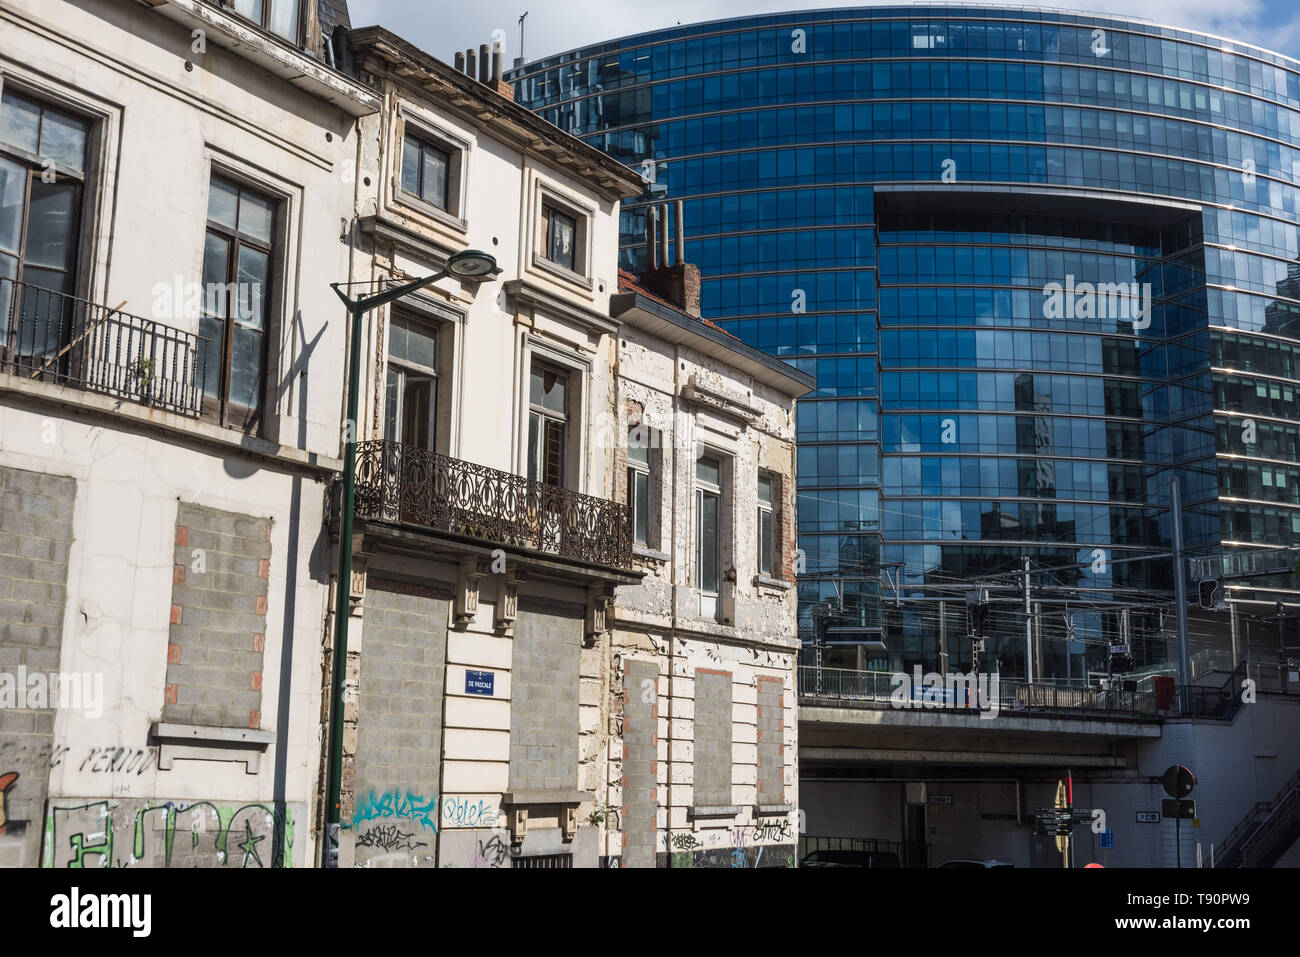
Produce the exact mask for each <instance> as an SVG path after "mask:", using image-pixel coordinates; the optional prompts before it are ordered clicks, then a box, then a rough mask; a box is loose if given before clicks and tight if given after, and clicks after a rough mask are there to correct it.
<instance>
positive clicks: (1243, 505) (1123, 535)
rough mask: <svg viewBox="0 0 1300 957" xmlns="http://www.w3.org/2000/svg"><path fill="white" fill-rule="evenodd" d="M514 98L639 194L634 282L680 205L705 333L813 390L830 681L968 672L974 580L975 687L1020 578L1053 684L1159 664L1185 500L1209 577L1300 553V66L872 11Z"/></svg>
mask: <svg viewBox="0 0 1300 957" xmlns="http://www.w3.org/2000/svg"><path fill="white" fill-rule="evenodd" d="M508 79H510V80H511V81H513V82H514V84H515V89H516V95H517V98H518V100H519V101H520V102H521V103H523V104H524V105H526V106H528V107H530V108H531V109H534V110H536V111H537V112H539V113H540V114H541V115H543V116H545V117H546V118H547V119H549V120H550V121H552V122H553V123H555V124H556V125H557V126H559V127H561V128H563V129H565V130H567V131H569V132H571V133H574V134H576V135H578V136H580V137H582V138H583V139H585V140H586V141H587V142H589V143H591V144H592V145H593V146H596V147H598V148H600V149H602V150H604V151H606V152H607V153H609V154H611V155H613V156H615V157H617V158H618V159H620V160H622V161H624V162H626V163H628V164H629V165H633V166H636V167H638V168H641V169H642V170H643V171H644V172H645V174H646V177H647V180H648V183H647V189H646V193H645V195H643V196H642V197H640V198H639V199H638V200H634V201H630V202H628V203H626V204H625V207H624V214H623V225H622V233H623V248H622V250H621V253H620V255H621V260H622V264H623V265H624V266H625V267H626V268H630V269H633V270H639V269H641V268H643V267H644V265H645V255H646V253H645V231H646V210H647V208H648V207H649V206H651V205H652V204H657V203H660V202H663V201H664V200H678V199H680V200H683V201H684V216H683V219H684V227H685V236H686V242H685V245H686V249H685V256H686V259H687V261H689V262H693V263H696V264H697V265H699V267H700V269H701V271H702V273H703V277H704V283H703V302H704V314H705V316H706V317H707V318H710V319H712V320H714V321H716V322H718V323H720V324H721V325H723V326H724V327H725V328H727V329H728V330H730V331H731V332H733V333H734V334H735V335H737V336H739V337H740V338H742V339H744V340H745V341H746V342H749V343H751V344H753V345H755V346H758V347H759V348H761V349H764V350H765V351H768V352H769V353H771V354H773V355H776V356H780V357H781V358H783V359H785V360H787V361H789V362H790V363H791V364H792V365H794V366H796V367H798V368H799V369H802V370H804V371H806V372H809V373H812V374H813V375H815V376H816V378H817V390H816V392H815V393H814V394H812V395H810V396H808V397H807V398H805V399H801V400H800V404H799V409H798V434H799V444H800V450H799V463H798V469H799V473H798V481H799V499H798V531H799V544H800V547H801V548H803V549H804V550H805V552H806V555H807V568H806V573H805V574H803V575H801V577H800V584H799V589H800V599H801V602H800V608H801V630H802V631H803V633H804V635H805V637H806V639H808V640H810V641H811V640H812V639H813V637H814V635H818V636H819V640H823V639H824V640H826V641H828V642H829V643H830V647H829V648H828V649H827V652H826V658H825V662H826V664H839V665H843V666H846V667H862V668H872V669H888V670H894V669H897V668H905V669H909V670H910V669H911V668H912V667H913V666H914V665H916V664H920V665H922V666H924V667H926V668H927V669H929V668H935V669H936V670H938V669H942V668H950V667H959V668H962V669H963V670H964V669H965V668H966V667H968V666H969V664H970V642H969V641H967V640H966V635H967V624H968V621H967V610H966V607H965V602H966V598H965V596H966V594H967V592H969V591H970V590H971V588H972V584H973V583H976V582H984V583H987V584H989V585H990V587H991V591H990V595H991V596H992V597H993V599H994V601H993V604H992V606H991V608H992V611H991V614H992V621H993V625H992V627H990V628H989V629H988V631H989V632H990V633H991V634H993V635H995V637H994V638H992V639H991V641H990V642H989V643H986V647H985V650H984V654H983V658H984V660H985V661H987V660H989V659H991V658H992V659H997V660H998V661H999V662H1000V663H1001V666H1002V669H1003V673H1004V674H1013V675H1014V674H1024V673H1025V671H1026V670H1027V668H1028V667H1029V662H1027V661H1026V658H1027V648H1028V647H1030V642H1029V641H1028V640H1027V639H1026V637H1025V630H1024V624H1023V622H1024V617H1023V615H1022V612H1021V610H1020V608H1019V606H1017V605H1016V604H1015V599H1016V594H1015V592H1014V590H1013V589H1014V586H1015V584H1016V582H1017V578H1016V577H1015V575H1016V573H1017V572H1018V571H1019V570H1021V569H1022V568H1023V567H1024V561H1025V559H1026V558H1027V559H1028V560H1029V563H1030V567H1031V568H1032V569H1033V570H1034V577H1033V581H1034V589H1033V592H1032V594H1031V599H1032V600H1033V601H1038V600H1039V599H1042V603H1041V604H1040V605H1039V607H1038V608H1037V609H1036V610H1041V611H1042V612H1043V613H1042V614H1040V615H1036V616H1033V618H1034V620H1035V621H1036V628H1037V629H1038V633H1036V634H1034V635H1033V638H1034V640H1035V642H1040V643H1039V644H1036V645H1034V647H1035V648H1036V651H1035V655H1036V658H1035V661H1034V665H1035V671H1036V673H1037V675H1039V676H1040V677H1057V678H1066V677H1071V678H1078V677H1081V676H1083V675H1084V674H1086V673H1087V672H1089V671H1092V672H1096V671H1098V670H1101V671H1103V672H1104V671H1105V668H1106V655H1107V647H1108V645H1109V644H1110V643H1113V642H1115V641H1117V640H1120V639H1131V641H1130V643H1131V644H1132V646H1133V651H1134V656H1135V658H1136V659H1137V664H1138V667H1139V668H1140V667H1142V666H1144V665H1148V666H1158V665H1159V664H1160V663H1161V662H1162V661H1163V660H1164V658H1165V655H1166V651H1165V649H1166V646H1167V642H1166V641H1165V640H1164V639H1163V634H1164V633H1165V632H1167V630H1168V629H1167V628H1166V627H1165V626H1164V625H1163V624H1162V615H1161V613H1160V611H1159V610H1158V609H1157V607H1156V605H1160V606H1163V608H1164V609H1166V610H1167V609H1168V608H1169V601H1168V592H1169V590H1170V588H1171V587H1172V586H1171V573H1170V569H1171V567H1172V566H1171V564H1170V562H1169V560H1168V558H1159V557H1150V556H1159V555H1161V554H1162V553H1167V552H1168V550H1169V548H1170V541H1171V534H1170V533H1171V527H1170V510H1169V485H1170V481H1171V479H1174V478H1177V479H1178V480H1179V482H1180V489H1181V491H1182V504H1183V509H1184V512H1183V518H1184V521H1183V527H1184V537H1185V544H1186V546H1187V548H1188V549H1189V551H1190V552H1192V553H1194V554H1197V553H1199V554H1202V555H1214V554H1219V553H1221V552H1228V553H1231V552H1233V551H1234V550H1238V549H1242V548H1259V547H1260V546H1265V545H1274V546H1275V545H1300V464H1298V463H1300V403H1298V402H1297V390H1298V389H1300V318H1298V316H1300V230H1298V227H1297V223H1298V222H1300V220H1298V219H1297V186H1296V184H1297V182H1298V181H1300V63H1297V62H1296V61H1294V60H1291V59H1288V58H1286V57H1283V56H1280V55H1278V54H1275V53H1271V52H1269V51H1267V50H1263V49H1260V48H1257V47H1253V46H1249V45H1246V44H1241V43H1235V42H1232V41H1228V40H1223V39H1220V38H1217V37H1211V36H1206V35H1202V34H1198V33H1193V32H1189V31H1184V30H1178V29H1172V28H1168V27H1162V26H1157V25H1153V24H1149V23H1145V22H1141V21H1131V20H1125V19H1116V18H1111V17H1103V16H1093V15H1072V14H1068V13H1063V12H1059V11H1048V10H1039V9H1016V8H978V7H928V8H926V7H906V8H891V7H872V8H863V9H847V8H846V9H836V10H822V11H804V12H797V13H789V14H780V15H764V16H756V17H747V18H740V19H733V20H724V21H717V22H712V23H704V24H695V25H691V26H679V27H674V28H671V29H666V30H661V31H657V32H654V33H648V34H644V35H640V36H634V37H628V38H625V39H622V40H615V41H611V42H608V43H603V44H598V45H595V46H591V47H588V48H584V49H580V50H575V51H572V52H569V53H565V54H562V55H559V56H554V57H549V58H546V59H544V60H540V61H536V62H533V63H528V64H525V65H522V66H521V67H519V68H517V69H516V70H515V71H513V72H512V73H511V74H510V75H509V76H508ZM1193 584H1194V583H1193ZM1242 584H1243V586H1249V589H1246V588H1244V587H1243V589H1242V590H1240V591H1237V592H1235V595H1236V597H1237V598H1241V599H1260V600H1264V599H1267V600H1270V601H1271V600H1272V599H1275V598H1279V597H1282V598H1286V597H1289V598H1290V600H1292V601H1294V600H1295V597H1296V585H1295V579H1294V577H1293V576H1289V575H1278V576H1274V577H1271V578H1270V577H1255V578H1251V579H1248V580H1244V581H1243V582H1242ZM823 608H830V609H831V617H830V618H828V619H827V621H828V622H829V624H830V625H831V626H832V627H830V628H829V629H826V630H824V631H823V630H820V629H819V628H818V624H817V623H818V617H817V616H818V615H819V614H820V610H821V609H823ZM841 608H842V611H841ZM1125 609H1127V610H1125ZM1018 616H1020V617H1018ZM877 636H879V637H880V638H882V639H883V648H882V646H881V644H880V643H879V642H877V641H876V640H875V639H876V637H877ZM1194 647H1195V645H1194Z"/></svg>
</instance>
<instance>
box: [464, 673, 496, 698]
mask: <svg viewBox="0 0 1300 957" xmlns="http://www.w3.org/2000/svg"><path fill="white" fill-rule="evenodd" d="M495 684H496V675H495V674H493V673H492V672H491V671H470V670H468V669H467V670H466V671H465V693H466V694H482V695H491V694H492V691H493V686H494V685H495Z"/></svg>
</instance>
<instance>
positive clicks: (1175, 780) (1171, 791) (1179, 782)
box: [1164, 764, 1196, 800]
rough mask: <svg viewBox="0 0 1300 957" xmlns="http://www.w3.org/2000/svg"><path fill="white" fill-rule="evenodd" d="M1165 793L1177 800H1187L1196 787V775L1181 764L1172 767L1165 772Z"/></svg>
mask: <svg viewBox="0 0 1300 957" xmlns="http://www.w3.org/2000/svg"><path fill="white" fill-rule="evenodd" d="M1164 784H1165V793H1166V794H1168V795H1169V796H1170V797H1171V798H1174V799H1175V800H1177V799H1179V798H1185V797H1187V795H1189V794H1191V793H1192V788H1194V787H1196V775H1194V774H1192V772H1191V771H1190V770H1189V769H1188V768H1185V767H1183V765H1181V764H1173V765H1170V766H1169V768H1168V770H1166V771H1165V778H1164Z"/></svg>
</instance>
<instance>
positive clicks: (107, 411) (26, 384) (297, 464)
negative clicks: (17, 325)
mask: <svg viewBox="0 0 1300 957" xmlns="http://www.w3.org/2000/svg"><path fill="white" fill-rule="evenodd" d="M3 393H9V394H12V395H18V396H22V397H23V398H26V399H30V400H32V401H33V402H37V403H40V404H42V405H47V406H54V407H56V408H61V409H73V410H76V413H77V416H76V417H77V418H82V417H84V418H87V419H91V418H96V417H98V418H102V419H104V420H106V421H107V422H108V423H109V424H110V425H113V426H116V427H117V428H122V429H127V428H132V427H134V428H138V429H139V430H140V431H153V432H162V433H164V434H166V435H168V436H171V437H174V438H173V440H176V439H179V441H181V442H183V443H185V444H187V445H189V444H195V445H205V446H208V447H215V448H217V449H219V450H221V451H222V452H223V453H224V454H227V455H231V454H233V455H245V456H248V457H249V458H256V459H262V460H265V461H268V462H271V463H273V464H277V465H279V466H281V467H283V468H295V469H298V470H301V471H305V472H308V473H311V474H315V475H317V476H318V477H321V478H330V477H332V476H334V475H337V474H339V473H340V472H342V471H343V461H342V459H337V458H334V457H333V456H329V455H321V454H320V453H317V452H307V451H304V450H302V449H299V448H294V447H292V446H287V445H277V444H276V443H275V442H272V441H269V440H268V439H262V438H258V437H257V436H254V435H249V434H248V433H246V432H241V431H239V430H238V429H228V428H224V427H222V426H219V425H216V424H214V423H212V422H209V421H207V420H205V419H194V418H191V417H189V416H186V415H180V414H179V413H176V412H165V411H163V410H161V409H155V408H152V407H150V406H146V405H139V404H137V403H134V402H128V401H126V400H123V399H119V398H115V397H112V396H106V395H101V394H99V393H97V392H91V391H89V390H86V389H78V388H76V387H75V386H70V385H56V384H54V383H50V382H41V381H39V380H33V379H29V378H27V377H26V376H20V375H15V374H13V373H9V372H0V394H3Z"/></svg>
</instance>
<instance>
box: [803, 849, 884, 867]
mask: <svg viewBox="0 0 1300 957" xmlns="http://www.w3.org/2000/svg"><path fill="white" fill-rule="evenodd" d="M799 866H800V867H885V868H896V867H899V866H900V865H899V863H898V855H897V854H895V853H893V852H892V851H851V850H845V849H840V848H835V849H823V850H819V851H811V852H809V853H808V854H805V855H804V858H803V860H801V861H800V862H799Z"/></svg>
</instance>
